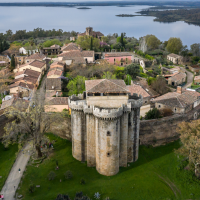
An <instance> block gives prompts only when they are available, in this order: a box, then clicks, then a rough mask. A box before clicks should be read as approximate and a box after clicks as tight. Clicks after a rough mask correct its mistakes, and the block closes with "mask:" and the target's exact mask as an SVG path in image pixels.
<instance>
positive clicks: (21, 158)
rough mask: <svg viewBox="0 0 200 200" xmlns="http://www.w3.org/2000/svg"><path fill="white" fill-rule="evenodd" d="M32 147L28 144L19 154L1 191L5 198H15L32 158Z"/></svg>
mask: <svg viewBox="0 0 200 200" xmlns="http://www.w3.org/2000/svg"><path fill="white" fill-rule="evenodd" d="M30 148H31V146H30V145H29V144H27V145H26V146H25V148H24V150H23V151H21V152H20V153H19V154H18V156H17V159H16V161H15V163H14V165H13V167H12V169H11V171H10V174H9V176H8V178H7V180H6V182H5V185H4V187H3V189H2V191H1V194H3V195H4V199H5V200H15V198H14V194H15V192H16V189H17V188H18V185H19V183H20V180H21V178H22V175H23V173H24V170H25V168H26V165H27V163H28V161H29V159H30V153H31V152H30V151H29V149H30ZM19 168H20V169H21V172H20V173H19Z"/></svg>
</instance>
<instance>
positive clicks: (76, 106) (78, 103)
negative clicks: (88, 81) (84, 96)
mask: <svg viewBox="0 0 200 200" xmlns="http://www.w3.org/2000/svg"><path fill="white" fill-rule="evenodd" d="M68 105H69V107H70V108H71V109H72V110H83V109H84V106H85V105H86V101H85V100H71V99H68Z"/></svg>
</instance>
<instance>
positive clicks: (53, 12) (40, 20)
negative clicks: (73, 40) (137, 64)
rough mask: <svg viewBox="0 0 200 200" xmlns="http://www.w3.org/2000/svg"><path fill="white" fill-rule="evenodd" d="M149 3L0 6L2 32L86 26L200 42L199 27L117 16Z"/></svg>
mask: <svg viewBox="0 0 200 200" xmlns="http://www.w3.org/2000/svg"><path fill="white" fill-rule="evenodd" d="M148 7H149V6H130V7H117V6H108V7H104V6H94V7H90V8H92V9H86V10H84V9H76V8H75V7H72V8H70V7H0V32H5V31H6V30H8V29H11V30H13V31H16V30H24V29H26V30H33V29H34V28H37V27H40V28H43V29H53V28H55V29H62V30H64V31H72V30H74V31H78V32H84V31H85V28H86V27H87V26H92V27H93V28H94V30H95V31H101V32H102V33H103V34H104V35H108V34H109V33H111V34H113V33H118V34H120V33H121V32H126V34H127V36H131V37H136V38H140V37H142V36H145V35H147V34H153V35H156V36H157V37H158V38H159V39H160V40H161V41H165V40H168V39H169V38H170V37H180V38H181V39H182V41H183V44H184V45H188V47H189V46H190V45H191V44H193V43H200V27H199V26H195V25H189V24H187V23H185V22H182V21H181V22H174V23H160V22H154V21H153V19H154V17H145V16H137V17H116V16H115V15H117V14H137V13H136V12H138V11H140V10H141V9H145V8H148Z"/></svg>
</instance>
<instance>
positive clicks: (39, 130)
mask: <svg viewBox="0 0 200 200" xmlns="http://www.w3.org/2000/svg"><path fill="white" fill-rule="evenodd" d="M44 111H45V110H44V95H43V94H42V92H41V93H40V94H38V93H36V94H35V95H34V98H33V101H32V102H31V104H30V106H29V108H28V109H27V105H26V103H22V102H21V101H20V102H17V103H16V104H15V105H13V106H12V107H9V109H7V110H6V111H5V115H6V116H7V117H8V118H14V121H12V122H11V123H7V124H6V126H5V131H6V133H5V135H4V136H3V143H4V145H5V146H7V145H8V144H10V143H16V142H18V143H23V142H25V141H27V140H32V141H33V145H34V147H35V149H36V151H37V154H38V157H42V152H41V145H43V144H44V143H45V142H46V141H47V138H46V136H45V133H46V132H47V131H48V130H49V129H50V127H51V126H52V125H55V124H57V123H59V122H62V115H61V114H60V113H56V112H52V113H45V112H44Z"/></svg>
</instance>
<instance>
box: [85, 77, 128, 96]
mask: <svg viewBox="0 0 200 200" xmlns="http://www.w3.org/2000/svg"><path fill="white" fill-rule="evenodd" d="M85 85H86V92H89V93H129V91H128V90H127V88H126V84H125V82H124V81H123V80H114V79H101V81H100V80H87V81H85Z"/></svg>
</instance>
